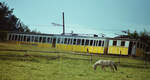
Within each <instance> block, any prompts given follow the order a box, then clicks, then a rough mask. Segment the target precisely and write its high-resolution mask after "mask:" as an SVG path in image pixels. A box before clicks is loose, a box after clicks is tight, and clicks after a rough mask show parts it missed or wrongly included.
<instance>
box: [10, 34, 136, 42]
mask: <svg viewBox="0 0 150 80" xmlns="http://www.w3.org/2000/svg"><path fill="white" fill-rule="evenodd" d="M8 33H15V34H28V35H41V36H54V37H55V36H56V37H74V38H94V39H108V40H126V41H139V40H135V39H129V38H118V37H116V38H110V37H98V36H96V37H95V36H94V35H93V36H85V35H84V36H83V35H80V34H71V33H69V34H45V33H32V32H30V33H27V32H8Z"/></svg>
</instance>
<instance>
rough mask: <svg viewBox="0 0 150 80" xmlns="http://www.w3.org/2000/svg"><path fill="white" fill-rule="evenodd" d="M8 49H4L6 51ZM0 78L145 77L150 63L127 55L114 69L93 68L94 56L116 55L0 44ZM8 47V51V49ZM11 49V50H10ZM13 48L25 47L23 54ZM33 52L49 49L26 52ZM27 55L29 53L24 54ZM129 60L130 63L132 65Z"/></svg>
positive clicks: (99, 79)
mask: <svg viewBox="0 0 150 80" xmlns="http://www.w3.org/2000/svg"><path fill="white" fill-rule="evenodd" d="M7 49H8V51H7ZM0 50H1V51H0V80H149V79H150V65H149V64H147V65H146V68H144V65H143V64H144V61H142V60H139V59H133V58H131V57H130V58H129V57H122V58H120V62H121V63H120V64H118V71H116V72H111V70H110V68H106V71H103V70H101V68H100V67H98V68H97V70H96V71H94V70H93V67H92V65H93V64H94V62H95V61H96V60H98V59H110V60H114V61H115V62H118V61H119V58H118V57H116V56H113V57H110V56H92V58H93V60H92V62H90V56H83V55H74V54H71V53H70V54H65V53H69V52H63V53H52V52H56V51H57V52H61V51H59V50H56V49H52V48H38V47H36V46H28V45H14V44H8V43H0ZM9 50H10V51H9ZM13 50H14V51H13ZM17 50H29V51H28V52H27V53H26V52H23V51H17ZM30 50H33V51H51V53H44V52H30ZM24 54H28V55H30V56H25V55H24ZM132 63H133V64H132Z"/></svg>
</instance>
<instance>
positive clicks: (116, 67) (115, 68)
mask: <svg viewBox="0 0 150 80" xmlns="http://www.w3.org/2000/svg"><path fill="white" fill-rule="evenodd" d="M113 66H114V67H115V70H116V71H117V66H116V64H115V63H114V64H113Z"/></svg>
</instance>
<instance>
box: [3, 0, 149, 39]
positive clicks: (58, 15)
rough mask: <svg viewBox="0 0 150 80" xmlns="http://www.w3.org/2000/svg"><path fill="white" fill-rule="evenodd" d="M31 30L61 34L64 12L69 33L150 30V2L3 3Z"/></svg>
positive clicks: (18, 0)
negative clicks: (55, 24)
mask: <svg viewBox="0 0 150 80" xmlns="http://www.w3.org/2000/svg"><path fill="white" fill-rule="evenodd" d="M0 1H6V3H7V4H8V6H9V7H10V8H14V14H15V15H16V16H17V17H18V18H20V19H21V21H22V22H24V24H26V25H28V26H29V28H30V29H32V30H37V31H40V32H44V33H51V34H53V33H55V34H59V33H62V27H56V26H53V25H52V24H51V23H52V22H54V23H58V24H62V12H64V13H65V25H66V33H70V32H71V31H74V33H84V34H101V33H104V34H106V36H107V37H112V36H114V35H115V34H114V33H117V34H121V31H122V30H128V29H130V30H131V31H134V30H137V31H143V30H144V29H146V30H148V31H150V0H0Z"/></svg>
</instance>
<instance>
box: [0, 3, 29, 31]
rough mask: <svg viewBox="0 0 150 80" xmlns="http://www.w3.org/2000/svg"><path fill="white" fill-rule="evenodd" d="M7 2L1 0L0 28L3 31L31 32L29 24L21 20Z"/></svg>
mask: <svg viewBox="0 0 150 80" xmlns="http://www.w3.org/2000/svg"><path fill="white" fill-rule="evenodd" d="M13 10H14V9H13V8H12V9H10V8H9V7H8V6H7V4H6V3H5V2H0V29H1V31H16V32H30V29H29V28H28V26H26V25H25V24H24V23H22V22H20V20H19V18H17V17H16V16H15V15H14V14H13Z"/></svg>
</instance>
